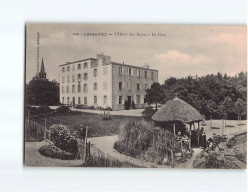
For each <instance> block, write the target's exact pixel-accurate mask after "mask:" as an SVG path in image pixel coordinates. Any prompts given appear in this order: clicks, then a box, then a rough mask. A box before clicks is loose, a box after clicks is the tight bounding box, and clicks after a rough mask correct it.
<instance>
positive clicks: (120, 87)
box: [119, 82, 122, 90]
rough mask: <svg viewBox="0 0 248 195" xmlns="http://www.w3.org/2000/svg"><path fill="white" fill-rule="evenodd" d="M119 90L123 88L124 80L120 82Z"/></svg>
mask: <svg viewBox="0 0 248 195" xmlns="http://www.w3.org/2000/svg"><path fill="white" fill-rule="evenodd" d="M119 90H122V82H119Z"/></svg>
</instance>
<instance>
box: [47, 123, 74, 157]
mask: <svg viewBox="0 0 248 195" xmlns="http://www.w3.org/2000/svg"><path fill="white" fill-rule="evenodd" d="M49 130H50V131H51V141H52V142H53V143H54V145H55V146H57V147H58V148H60V149H61V150H64V151H66V152H70V153H77V152H78V142H77V140H76V138H75V137H74V136H72V135H71V134H70V131H69V129H68V128H67V127H66V126H65V125H62V124H54V125H52V126H50V127H49Z"/></svg>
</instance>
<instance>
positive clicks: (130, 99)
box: [127, 96, 132, 108]
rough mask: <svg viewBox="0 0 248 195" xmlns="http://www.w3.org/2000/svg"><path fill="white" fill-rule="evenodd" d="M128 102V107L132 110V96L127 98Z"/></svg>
mask: <svg viewBox="0 0 248 195" xmlns="http://www.w3.org/2000/svg"><path fill="white" fill-rule="evenodd" d="M127 102H128V107H129V108H131V106H132V97H131V96H127Z"/></svg>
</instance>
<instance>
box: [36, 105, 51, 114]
mask: <svg viewBox="0 0 248 195" xmlns="http://www.w3.org/2000/svg"><path fill="white" fill-rule="evenodd" d="M38 112H39V113H40V114H47V113H49V112H51V109H50V107H49V106H39V108H38Z"/></svg>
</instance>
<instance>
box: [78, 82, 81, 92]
mask: <svg viewBox="0 0 248 195" xmlns="http://www.w3.org/2000/svg"><path fill="white" fill-rule="evenodd" d="M78 93H81V85H80V84H78Z"/></svg>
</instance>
